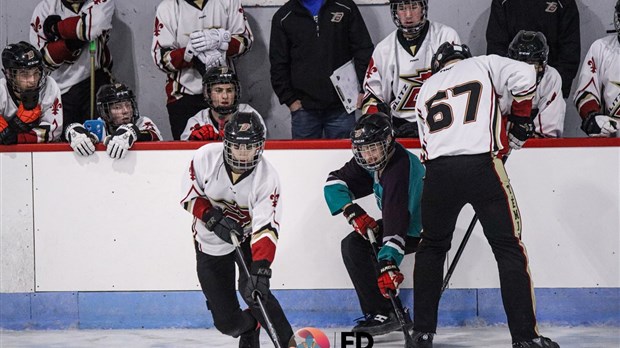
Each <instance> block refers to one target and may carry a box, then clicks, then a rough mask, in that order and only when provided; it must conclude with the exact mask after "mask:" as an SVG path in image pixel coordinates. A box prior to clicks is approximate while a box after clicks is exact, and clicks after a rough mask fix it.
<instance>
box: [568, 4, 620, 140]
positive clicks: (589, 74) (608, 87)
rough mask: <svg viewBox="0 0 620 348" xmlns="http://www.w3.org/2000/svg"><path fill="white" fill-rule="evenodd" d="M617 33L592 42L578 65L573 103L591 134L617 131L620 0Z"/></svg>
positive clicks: (619, 92) (619, 107)
mask: <svg viewBox="0 0 620 348" xmlns="http://www.w3.org/2000/svg"><path fill="white" fill-rule="evenodd" d="M614 13H615V14H614V25H615V27H616V35H608V36H607V37H604V38H601V39H598V40H596V41H594V43H592V46H590V49H589V50H588V54H586V57H585V59H584V61H583V64H582V65H581V71H580V72H579V80H578V81H577V92H576V93H575V98H574V100H573V101H574V103H575V106H576V107H577V110H578V111H579V116H581V118H582V120H583V122H582V123H581V129H582V130H583V131H584V132H585V133H586V134H588V135H589V136H591V137H609V136H612V135H614V134H616V132H617V130H618V120H620V84H618V81H620V0H618V1H616V6H615V11H614Z"/></svg>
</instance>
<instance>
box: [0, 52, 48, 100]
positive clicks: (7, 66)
mask: <svg viewBox="0 0 620 348" xmlns="http://www.w3.org/2000/svg"><path fill="white" fill-rule="evenodd" d="M2 72H3V73H4V76H5V77H6V81H7V84H8V85H9V87H10V88H12V89H13V91H14V92H15V93H22V92H25V91H31V92H36V93H38V92H39V91H41V90H42V89H43V88H44V87H45V84H46V82H47V70H46V69H45V68H44V67H43V57H42V56H41V52H39V50H37V49H36V48H35V47H34V46H32V45H31V44H29V43H27V42H25V41H20V42H18V43H16V44H10V45H8V46H6V47H5V48H4V50H3V51H2ZM32 75H35V77H36V78H37V79H38V80H37V83H36V86H33V87H30V88H26V87H23V86H20V85H21V83H19V82H18V80H22V79H26V78H29V77H30V76H32Z"/></svg>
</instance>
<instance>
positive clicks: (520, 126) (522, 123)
mask: <svg viewBox="0 0 620 348" xmlns="http://www.w3.org/2000/svg"><path fill="white" fill-rule="evenodd" d="M508 121H510V122H511V126H510V129H509V130H508V143H509V145H510V147H511V148H512V149H515V150H519V149H520V148H522V147H523V144H525V142H526V141H527V139H529V138H531V137H532V136H533V135H534V122H532V121H531V120H530V119H529V118H525V117H518V116H512V115H511V116H509V117H508Z"/></svg>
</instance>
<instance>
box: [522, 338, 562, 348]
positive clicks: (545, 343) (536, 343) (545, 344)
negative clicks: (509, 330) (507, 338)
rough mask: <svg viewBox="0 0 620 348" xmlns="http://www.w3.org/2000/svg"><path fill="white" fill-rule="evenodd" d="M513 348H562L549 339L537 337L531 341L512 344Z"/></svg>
mask: <svg viewBox="0 0 620 348" xmlns="http://www.w3.org/2000/svg"><path fill="white" fill-rule="evenodd" d="M512 347H513V348H530V347H532V348H560V345H559V344H557V343H555V342H553V341H552V340H551V339H550V338H547V337H543V336H540V337H537V338H534V339H533V340H531V341H522V342H515V343H513V344H512Z"/></svg>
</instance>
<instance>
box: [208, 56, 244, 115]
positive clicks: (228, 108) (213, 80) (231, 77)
mask: <svg viewBox="0 0 620 348" xmlns="http://www.w3.org/2000/svg"><path fill="white" fill-rule="evenodd" d="M220 84H232V86H233V90H234V93H235V96H234V98H233V100H232V102H231V103H230V105H218V106H216V105H215V101H214V100H213V98H212V97H211V93H212V92H213V86H215V85H220ZM202 94H203V97H204V99H205V101H206V102H207V105H209V108H211V109H212V110H213V111H215V112H217V113H218V114H222V115H228V114H232V113H233V112H236V111H237V110H238V109H239V98H240V97H241V86H240V85H239V79H238V78H237V74H235V73H234V72H233V71H232V70H231V69H230V68H228V67H217V68H212V69H209V70H208V71H207V72H206V73H205V75H204V77H203V79H202Z"/></svg>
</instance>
